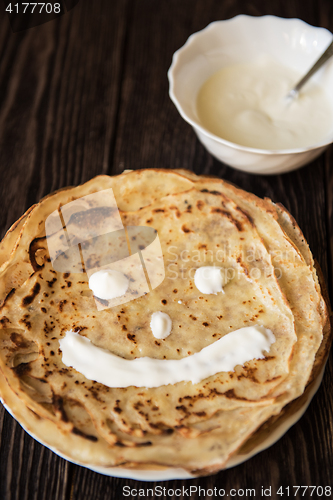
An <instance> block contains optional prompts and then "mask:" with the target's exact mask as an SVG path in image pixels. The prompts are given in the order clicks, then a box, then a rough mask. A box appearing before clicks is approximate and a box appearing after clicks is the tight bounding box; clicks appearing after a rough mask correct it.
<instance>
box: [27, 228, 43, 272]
mask: <svg viewBox="0 0 333 500" xmlns="http://www.w3.org/2000/svg"><path fill="white" fill-rule="evenodd" d="M45 247H46V236H42V237H40V238H35V239H34V240H32V242H31V243H30V246H29V259H30V262H31V265H32V267H33V269H34V271H38V270H39V269H42V268H43V267H44V255H45V252H46V248H45Z"/></svg>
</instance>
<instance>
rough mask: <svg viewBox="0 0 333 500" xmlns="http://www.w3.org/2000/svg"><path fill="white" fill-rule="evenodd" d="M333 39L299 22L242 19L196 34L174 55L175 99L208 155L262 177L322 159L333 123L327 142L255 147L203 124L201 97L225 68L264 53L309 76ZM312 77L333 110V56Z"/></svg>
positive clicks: (216, 24) (171, 76)
mask: <svg viewBox="0 0 333 500" xmlns="http://www.w3.org/2000/svg"><path fill="white" fill-rule="evenodd" d="M332 38H333V35H332V33H330V32H329V31H328V30H326V29H324V28H315V27H313V26H310V25H309V24H306V23H305V22H304V21H301V20H299V19H282V18H279V17H274V16H263V17H251V16H245V15H240V16H237V17H234V18H232V19H228V20H226V21H216V22H214V23H211V24H209V25H208V26H207V27H206V28H205V29H203V30H202V31H199V32H198V33H194V34H193V35H191V36H190V37H189V39H188V40H187V42H186V43H185V45H184V46H183V47H181V48H180V49H179V50H178V51H177V52H175V54H174V55H173V59H172V64H171V67H170V69H169V72H168V78H169V84H170V97H171V99H172V101H173V102H174V104H175V105H176V107H177V109H178V111H179V113H180V114H181V116H182V117H183V118H184V120H186V121H187V122H188V123H190V124H191V125H192V127H193V128H194V131H195V132H196V134H197V136H198V138H199V139H200V141H201V142H202V143H203V145H204V146H205V147H206V148H207V149H208V151H209V152H210V153H211V154H212V155H213V156H215V157H216V158H218V159H219V160H221V161H223V162H224V163H226V164H227V165H230V166H232V167H234V168H237V169H239V170H244V171H245V172H251V173H256V174H277V173H283V172H288V171H290V170H294V169H296V168H298V167H301V166H302V165H305V164H306V163H309V162H310V161H312V160H313V159H314V158H316V157H317V156H319V155H320V154H321V153H322V152H323V151H324V150H325V149H326V148H327V147H328V145H329V144H330V143H331V142H333V122H332V127H331V130H328V131H327V135H326V137H325V139H324V140H323V141H321V142H320V143H317V144H309V146H308V147H306V148H298V149H288V150H287V149H286V150H264V149H255V148H249V147H245V146H240V145H238V144H235V143H232V142H229V141H226V140H224V139H221V138H220V137H217V136H216V135H214V134H212V133H211V132H209V131H208V130H207V129H205V128H204V127H203V126H202V125H201V123H200V120H199V118H198V114H197V109H196V101H197V94H198V92H199V90H200V88H201V86H202V84H203V83H204V82H205V81H206V80H207V79H208V78H209V77H210V76H211V75H213V74H214V73H215V72H217V71H218V70H219V69H221V68H222V67H224V66H229V65H232V64H239V63H245V62H246V63H248V62H250V61H255V60H256V59H258V57H261V56H262V55H267V56H268V57H270V58H274V59H275V60H276V61H277V62H278V63H280V64H283V65H284V66H288V67H291V68H293V69H294V70H296V71H298V72H299V73H300V74H304V73H306V71H307V70H308V69H309V68H310V66H312V64H313V63H314V62H315V61H316V59H318V57H319V56H320V55H321V53H322V52H323V51H324V50H325V49H326V47H327V46H328V45H329V43H330V42H331V41H332ZM312 78H313V80H314V81H316V82H317V83H320V85H321V86H323V87H324V89H325V90H326V93H327V95H328V96H329V98H330V100H331V104H332V107H333V58H331V60H330V61H329V62H328V63H327V64H326V65H325V66H324V67H323V68H321V69H320V70H319V71H318V72H317V73H316V74H315V75H314V76H313V77H312Z"/></svg>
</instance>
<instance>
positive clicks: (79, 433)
mask: <svg viewBox="0 0 333 500" xmlns="http://www.w3.org/2000/svg"><path fill="white" fill-rule="evenodd" d="M72 433H73V434H76V435H77V436H80V437H82V438H84V439H88V440H89V441H93V442H97V441H98V438H97V437H96V436H93V435H91V434H86V433H85V432H83V431H80V429H78V428H77V427H75V426H74V427H73V429H72Z"/></svg>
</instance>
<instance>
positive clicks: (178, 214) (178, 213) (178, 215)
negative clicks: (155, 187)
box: [169, 205, 181, 219]
mask: <svg viewBox="0 0 333 500" xmlns="http://www.w3.org/2000/svg"><path fill="white" fill-rule="evenodd" d="M169 208H170V210H175V215H176V217H177V218H178V219H179V217H180V216H181V213H180V211H179V208H178V207H176V206H175V205H171V206H170V207H169Z"/></svg>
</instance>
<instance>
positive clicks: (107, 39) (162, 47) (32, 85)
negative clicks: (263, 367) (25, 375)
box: [0, 0, 333, 500]
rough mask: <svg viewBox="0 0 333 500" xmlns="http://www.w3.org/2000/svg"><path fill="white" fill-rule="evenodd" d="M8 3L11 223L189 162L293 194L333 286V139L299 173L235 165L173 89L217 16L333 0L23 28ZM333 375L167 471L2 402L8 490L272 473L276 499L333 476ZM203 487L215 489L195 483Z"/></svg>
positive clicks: (231, 481) (81, 15)
mask: <svg viewBox="0 0 333 500" xmlns="http://www.w3.org/2000/svg"><path fill="white" fill-rule="evenodd" d="M2 7H3V5H2V4H1V5H0V171H1V182H0V197H1V198H0V199H1V204H0V229H1V234H4V232H5V231H6V230H7V229H8V228H9V227H10V225H11V224H12V223H13V222H14V221H15V220H17V219H18V218H19V217H20V215H21V214H22V213H23V212H24V211H25V210H26V209H27V208H29V207H30V206H31V205H32V204H33V203H36V202H37V201H38V200H39V199H40V198H41V197H43V196H45V195H47V194H48V193H50V192H52V191H54V190H56V189H59V188H61V187H64V186H68V185H76V184H79V183H82V182H84V181H86V180H88V179H90V178H92V177H94V176H95V175H98V174H102V173H103V174H105V173H108V174H115V173H120V172H122V171H123V170H124V169H129V168H130V169H137V168H146V167H161V168H187V169H190V170H192V171H194V172H196V173H197V174H212V175H216V176H218V177H221V178H224V179H227V180H229V181H231V182H233V183H234V184H236V185H238V186H239V187H241V188H243V189H246V190H248V191H251V192H253V193H255V194H257V195H258V196H261V197H264V196H268V197H270V198H271V199H272V200H273V201H276V202H281V203H283V205H284V206H285V207H286V208H287V209H288V210H289V211H290V212H291V213H292V214H293V216H294V217H295V218H296V220H297V221H298V223H299V225H300V227H301V228H302V230H303V232H304V235H305V237H306V238H307V240H308V242H309V244H310V247H311V249H312V251H313V254H314V256H315V257H316V259H317V260H318V262H319V264H320V266H321V268H322V270H323V273H324V277H325V279H326V282H327V284H328V289H329V292H330V295H331V297H332V293H333V288H332V280H333V271H332V268H333V266H332V262H333V195H332V194H333V150H332V147H331V148H330V149H329V150H328V151H327V152H326V153H325V154H324V155H322V156H321V157H319V158H318V159H317V160H315V161H314V162H312V163H311V164H310V165H308V166H306V167H304V168H302V169H300V170H297V171H295V172H291V173H288V174H284V175H276V176H254V175H250V174H245V173H243V172H240V171H236V170H234V169H232V168H230V167H227V166H225V165H223V164H222V163H220V162H218V161H217V160H215V159H214V158H213V157H212V156H211V155H210V154H209V153H207V151H206V150H205V149H204V148H203V146H202V145H201V144H200V143H199V141H198V140H197V139H196V136H195V134H194V132H193V131H192V129H191V127H190V126H189V125H188V124H186V123H185V122H184V121H183V119H182V118H181V117H180V115H179V114H178V112H177V110H176V108H175V107H174V105H173V104H172V102H171V100H170V99H169V96H168V81H167V70H168V68H169V66H170V64H171V59H172V54H173V53H174V51H175V50H177V49H178V48H179V47H180V46H181V45H183V44H184V43H185V41H186V39H187V38H188V36H189V35H190V34H191V33H193V32H195V31H198V30H200V29H202V28H204V27H205V26H206V25H207V24H208V23H210V22H212V21H214V20H218V19H227V18H230V17H233V16H235V15H237V14H241V13H243V14H249V15H255V16H258V15H265V14H274V15H278V16H282V17H298V18H301V19H303V20H304V21H306V22H308V23H310V24H313V25H318V26H319V25H320V26H323V27H326V28H328V29H329V30H330V31H333V3H332V2H331V0H319V1H318V2H313V1H312V0H294V1H289V2H285V1H284V0H277V1H276V2H274V4H270V3H269V2H264V1H263V0H251V1H249V2H245V0H225V1H221V0H113V1H112V2H110V0H98V1H94V2H90V1H89V0H80V2H79V3H78V4H77V5H76V6H75V7H74V8H73V9H72V10H71V11H70V12H68V13H67V14H66V15H64V16H62V17H60V18H58V19H55V20H53V21H51V22H49V23H47V24H44V25H41V26H38V27H36V28H31V29H29V30H26V31H22V32H19V33H12V31H11V28H10V25H9V21H8V19H7V17H6V15H5V11H4V8H2ZM1 9H2V10H1ZM332 382H333V365H332V356H330V359H329V362H328V366H327V369H326V372H325V376H324V380H323V384H322V386H321V388H320V389H319V391H318V393H317V395H316V396H315V398H314V400H313V401H312V403H311V404H310V406H309V408H308V410H307V412H306V414H305V415H304V417H303V418H302V419H301V420H300V421H299V422H298V423H297V424H296V425H295V426H294V427H293V428H292V429H290V431H289V432H288V433H287V434H286V435H285V436H284V437H283V438H282V439H280V440H279V441H278V442H277V443H276V444H275V445H274V446H273V447H271V448H269V449H267V450H266V451H264V452H262V453H260V454H259V455H257V456H256V457H254V458H252V459H251V460H249V461H248V462H245V463H244V464H242V465H239V466H237V467H235V468H233V469H230V470H227V471H222V472H220V473H219V474H217V475H213V476H209V477H206V478H200V479H193V480H188V481H168V482H166V483H158V482H157V483H149V482H148V483H145V482H141V481H135V480H129V479H117V478H110V477H105V476H103V475H100V474H97V473H95V472H92V471H90V470H88V469H85V468H82V467H79V466H76V465H73V464H71V463H69V462H67V461H66V460H64V459H62V458H60V457H58V456H57V455H55V454H54V453H52V452H51V451H50V450H48V449H47V448H45V447H43V446H42V445H40V444H39V443H38V442H36V441H35V440H33V439H32V438H31V437H30V436H28V435H27V434H26V433H25V432H24V431H23V430H22V429H21V427H20V426H19V424H17V423H16V421H15V420H14V419H13V418H12V417H11V416H10V415H9V413H8V412H7V411H5V410H4V408H3V407H2V406H1V408H0V499H1V500H14V499H15V500H23V499H24V500H35V499H36V500H40V499H45V500H51V499H57V500H69V499H71V500H82V499H94V500H106V499H108V500H113V499H117V500H118V499H120V498H126V497H125V496H124V491H123V487H124V486H126V485H127V486H130V487H131V488H134V489H136V490H138V489H140V488H142V489H143V491H147V489H148V488H154V487H155V486H162V487H163V486H165V487H166V488H167V489H173V490H175V489H176V488H180V489H182V488H183V487H184V491H183V490H181V494H180V495H178V496H176V495H175V494H174V495H172V494H171V493H169V494H168V493H167V492H166V495H165V496H162V497H163V498H181V499H183V498H184V499H185V498H188V496H187V494H186V492H187V493H188V488H189V487H190V486H196V487H197V488H199V487H201V488H203V489H205V490H207V489H214V488H215V487H216V488H217V490H216V491H218V490H219V489H221V488H224V489H225V491H226V492H230V490H231V489H232V488H235V489H237V488H243V489H244V490H245V489H246V488H248V489H249V488H254V489H255V491H256V497H259V498H261V497H262V498H264V497H263V496H262V495H261V487H264V488H269V487H271V488H272V495H271V496H270V498H274V499H275V498H276V499H278V498H286V496H283V497H281V496H279V495H277V494H276V491H277V489H278V488H279V486H283V487H284V488H286V487H288V486H289V487H290V489H291V492H292V486H294V485H295V486H296V485H305V486H309V485H314V486H320V485H321V486H324V487H325V486H327V485H330V486H331V487H332V488H333V480H332V478H333V449H332V448H333V437H332V436H333V399H332V387H333V384H332ZM290 496H293V494H291V495H290ZM148 497H149V498H158V495H148ZM324 497H325V495H324ZM130 498H135V495H134V494H133V495H131V496H130ZM138 498H139V497H138ZM191 498H192V499H199V498H211V497H210V496H209V494H207V491H206V494H205V495H203V492H202V493H201V494H200V495H199V491H197V492H195V491H194V490H192V495H191ZM213 498H219V496H218V495H216V496H213ZM235 498H241V495H239V496H236V497H235ZM294 498H302V496H301V495H297V496H296V497H294ZM303 498H310V496H306V495H305V496H304V497H303Z"/></svg>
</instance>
